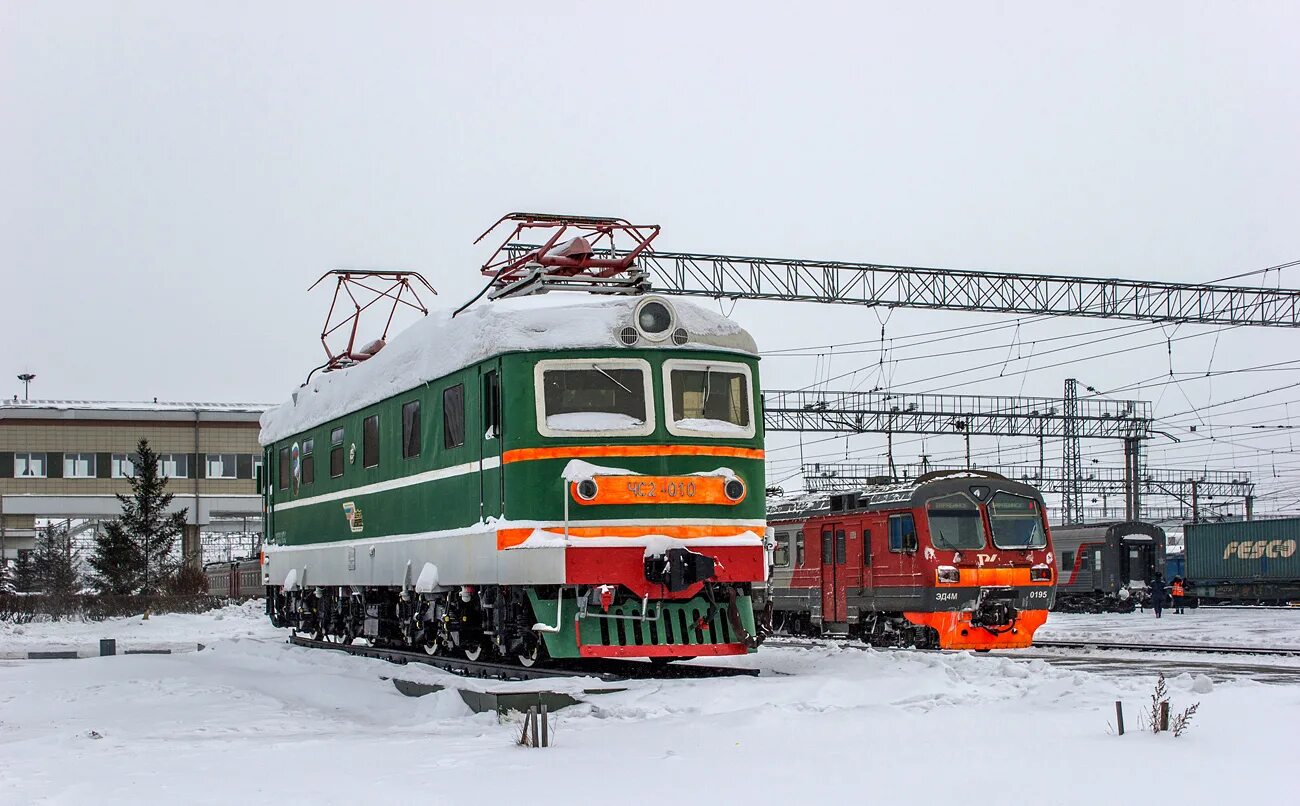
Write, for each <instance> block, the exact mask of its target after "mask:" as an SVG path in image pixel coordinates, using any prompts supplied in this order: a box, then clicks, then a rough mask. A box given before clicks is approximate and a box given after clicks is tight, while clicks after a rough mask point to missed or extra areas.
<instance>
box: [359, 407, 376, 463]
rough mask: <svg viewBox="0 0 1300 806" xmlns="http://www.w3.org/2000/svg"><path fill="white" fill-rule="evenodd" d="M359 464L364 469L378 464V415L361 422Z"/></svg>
mask: <svg viewBox="0 0 1300 806" xmlns="http://www.w3.org/2000/svg"><path fill="white" fill-rule="evenodd" d="M361 464H362V465H364V466H365V467H374V466H376V465H378V464H379V415H378V414H372V415H370V416H369V417H367V418H366V419H364V420H362V421H361Z"/></svg>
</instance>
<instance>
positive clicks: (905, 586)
mask: <svg viewBox="0 0 1300 806" xmlns="http://www.w3.org/2000/svg"><path fill="white" fill-rule="evenodd" d="M768 524H769V526H770V527H771V530H772V534H773V538H774V543H773V552H772V558H773V562H772V565H773V568H772V574H771V582H770V585H769V588H768V591H767V598H768V601H767V602H766V603H764V606H765V607H766V609H767V610H768V611H769V612H770V614H771V617H772V621H773V624H774V625H775V627H776V628H777V629H778V630H780V629H785V630H786V631H789V632H795V633H810V634H819V633H820V634H849V635H856V636H858V637H861V638H862V639H863V640H865V641H867V642H868V643H871V644H873V645H878V646H900V645H912V646H920V647H931V648H938V649H975V650H986V649H1010V648H1018V647H1026V646H1029V645H1030V644H1031V643H1032V641H1033V636H1034V631H1035V630H1037V629H1038V628H1039V627H1040V626H1042V624H1043V622H1044V621H1046V620H1047V611H1048V609H1049V608H1050V607H1051V606H1052V602H1053V600H1054V598H1055V583H1056V566H1055V559H1054V557H1053V554H1052V546H1051V538H1050V533H1049V531H1048V525H1047V518H1046V512H1045V507H1044V505H1043V498H1042V495H1041V494H1040V493H1039V492H1038V490H1036V489H1035V488H1033V487H1031V486H1029V485H1027V484H1021V483H1019V482H1015V481H1011V480H1009V479H1006V478H1003V477H1002V476H999V475H996V474H992V473H984V472H980V471H961V472H951V471H948V472H938V473H930V474H926V475H924V476H921V477H919V478H918V479H916V480H915V481H913V482H909V483H904V484H892V485H887V486H881V487H875V488H868V489H865V490H863V491H860V492H854V493H844V494H838V495H830V496H823V497H821V498H819V499H814V500H808V499H805V500H804V501H803V502H798V503H795V504H787V505H785V506H781V505H778V506H775V507H772V508H770V509H769V512H768Z"/></svg>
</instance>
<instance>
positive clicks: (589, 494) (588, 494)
mask: <svg viewBox="0 0 1300 806" xmlns="http://www.w3.org/2000/svg"><path fill="white" fill-rule="evenodd" d="M598 492H600V488H599V487H597V486H596V482H595V480H594V479H583V480H582V481H580V482H578V489H577V493H578V497H579V498H581V499H582V500H583V501H590V500H592V499H594V498H595V497H596V493H598Z"/></svg>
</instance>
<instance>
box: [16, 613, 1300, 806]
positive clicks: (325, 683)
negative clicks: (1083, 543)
mask: <svg viewBox="0 0 1300 806" xmlns="http://www.w3.org/2000/svg"><path fill="white" fill-rule="evenodd" d="M1091 618H1096V617H1091ZM1130 618H1133V621H1134V622H1136V621H1138V620H1140V618H1141V617H1140V616H1138V617H1130ZM1053 619H1054V620H1055V617H1053ZM126 621H138V620H126ZM126 621H123V622H107V623H102V624H91V625H84V624H62V625H28V626H27V627H24V628H23V633H21V634H18V635H15V634H14V632H13V630H11V629H6V630H5V631H4V632H3V633H0V643H9V642H12V641H14V640H16V639H24V640H29V641H33V640H40V641H43V642H46V645H51V644H55V643H58V642H59V641H61V640H71V639H72V638H73V637H74V636H75V638H76V641H73V643H76V642H77V641H81V640H89V639H91V638H94V639H98V638H99V637H103V636H108V637H117V638H119V640H126V639H128V638H130V639H131V640H143V639H146V638H152V639H153V640H158V641H194V642H202V643H205V644H207V645H208V647H209V648H208V649H206V650H204V651H203V652H192V653H188V654H184V655H170V656H131V657H122V656H119V657H114V658H93V659H88V660H76V661H72V660H68V661H21V662H19V661H9V662H4V663H0V759H3V763H0V803H5V804H9V803H14V804H20V803H23V804H25V803H55V804H63V803H66V804H77V805H78V806H81V804H86V803H96V804H100V803H132V804H140V803H155V802H185V803H236V802H238V803H272V802H273V803H308V802H310V803H316V804H324V803H349V804H356V803H370V802H384V801H390V800H418V801H419V802H422V803H453V802H458V803H465V802H468V801H470V800H471V799H473V798H480V799H492V800H501V799H509V800H517V801H520V802H527V803H573V802H575V801H581V802H606V801H608V802H619V803H663V802H692V801H701V800H704V799H705V798H709V799H711V800H713V801H715V802H721V803H742V802H747V803H777V802H779V803H783V804H790V803H810V802H821V803H834V802H842V801H848V800H850V799H852V800H857V799H860V798H863V797H870V799H872V800H875V801H879V802H885V803H945V804H946V803H951V802H954V801H959V802H962V803H973V804H983V803H1009V802H1023V803H1079V804H1085V803H1086V804H1095V803H1097V802H1098V801H1099V800H1101V801H1106V800H1112V799H1114V798H1115V797H1117V796H1118V794H1119V793H1122V795H1123V797H1124V799H1125V800H1131V799H1138V800H1142V799H1152V798H1160V799H1169V800H1171V801H1173V802H1178V803H1208V802H1213V801H1224V802H1251V801H1252V800H1254V799H1258V800H1259V801H1260V802H1277V801H1279V800H1285V799H1286V798H1287V797H1288V796H1286V795H1284V794H1282V793H1284V792H1286V791H1289V788H1290V775H1291V772H1290V769H1291V766H1292V762H1293V760H1294V759H1293V756H1294V749H1293V748H1292V742H1291V734H1292V733H1293V731H1292V728H1291V726H1292V725H1293V724H1294V722H1295V719H1296V718H1297V717H1298V716H1300V686H1285V685H1268V686H1265V685H1261V684H1257V683H1253V682H1250V681H1236V682H1230V683H1221V684H1218V685H1217V686H1212V685H1210V684H1209V683H1208V680H1205V679H1198V678H1193V677H1191V676H1187V675H1184V676H1181V677H1178V678H1174V679H1173V680H1172V681H1171V686H1172V689H1173V699H1174V706H1175V709H1177V708H1179V707H1182V706H1185V705H1188V704H1190V703H1192V702H1195V701H1199V702H1200V703H1201V708H1200V713H1199V714H1198V715H1197V717H1196V724H1195V726H1194V727H1193V729H1192V730H1191V732H1190V733H1188V734H1187V735H1185V736H1183V737H1181V738H1178V739H1174V738H1173V737H1172V736H1170V735H1167V734H1166V735H1162V736H1152V735H1150V734H1147V733H1142V732H1130V734H1129V735H1127V736H1124V737H1122V738H1121V737H1118V736H1115V735H1112V734H1111V732H1110V731H1109V730H1108V724H1111V723H1113V722H1114V701H1115V700H1116V699H1121V700H1123V701H1124V702H1125V704H1126V706H1127V710H1126V712H1127V716H1128V721H1129V729H1130V731H1134V728H1135V727H1136V726H1137V723H1138V721H1139V714H1138V712H1139V708H1140V707H1141V706H1142V705H1143V704H1144V703H1145V701H1146V700H1147V698H1148V696H1149V687H1150V683H1151V682H1152V681H1151V680H1150V679H1146V678H1134V677H1131V676H1130V677H1123V676H1105V675H1098V674H1091V673H1087V672H1080V671H1071V670H1065V669H1061V668H1058V667H1054V666H1051V665H1048V664H1047V663H1044V662H1042V661H1039V660H1017V659H1014V658H1009V657H997V656H977V655H971V654H966V653H933V652H903V651H884V652H877V651H866V650H862V649H845V648H838V647H835V646H818V647H816V648H812V649H800V648H792V647H766V648H764V649H763V650H762V651H761V652H760V653H758V654H757V655H753V656H750V657H748V658H744V659H741V660H740V661H739V662H741V663H745V664H749V665H757V666H758V667H759V668H761V669H762V670H763V674H762V676H760V677H757V678H736V679H710V680H681V681H662V682H660V681H641V682H633V683H630V684H628V685H629V689H628V690H627V691H624V692H621V693H615V694H602V695H596V696H592V697H591V698H590V703H589V704H584V705H580V706H576V707H574V708H570V709H567V710H564V711H561V712H559V713H558V714H557V715H556V720H557V721H556V725H555V728H554V740H555V746H554V747H552V748H549V749H525V748H521V747H518V746H516V745H515V744H514V738H515V736H516V735H517V734H518V726H517V724H516V722H515V721H513V720H510V719H504V720H503V719H498V718H497V717H496V716H495V715H491V714H485V715H474V714H472V713H470V712H469V710H468V709H467V708H466V707H465V705H464V704H463V703H462V701H461V700H460V698H459V696H458V695H457V694H456V693H455V692H454V691H446V692H441V693H438V694H433V695H429V696H426V697H422V698H418V699H412V698H407V697H404V696H402V695H401V694H399V693H398V692H397V691H396V690H395V689H394V687H393V686H392V684H391V682H389V681H386V680H384V679H381V678H383V677H390V676H398V677H404V678H408V679H420V680H427V681H436V680H439V679H445V678H444V676H443V675H441V674H440V673H438V672H435V671H433V670H431V669H427V668H413V667H397V666H393V665H390V664H386V663H383V662H381V661H374V660H367V659H363V658H354V657H350V656H346V655H343V654H335V653H327V652H321V651H312V650H304V649H300V648H296V647H291V646H288V645H286V644H285V643H284V637H285V636H284V635H283V634H282V633H280V632H278V631H275V630H272V629H271V628H270V627H269V626H266V625H265V624H264V623H263V621H262V619H261V617H260V614H259V613H258V612H257V610H256V606H252V607H245V608H228V609H227V610H225V611H222V612H220V613H218V614H209V615H204V616H167V617H155V618H153V619H151V620H150V622H149V624H148V625H143V624H139V623H132V624H128V623H126ZM1076 621H1077V619H1076V618H1073V617H1072V618H1068V619H1061V620H1060V622H1059V623H1057V624H1056V625H1055V629H1057V630H1058V631H1059V630H1061V629H1063V628H1064V627H1063V625H1065V624H1066V623H1070V624H1074V622H1076ZM1161 621H1162V624H1163V623H1164V622H1165V621H1167V619H1162V620H1161ZM1189 622H1190V619H1189ZM1269 642H1270V643H1271V642H1272V638H1270V641H1269ZM480 685H481V686H486V687H489V688H493V687H494V686H493V684H487V683H484V684H480ZM571 685H572V684H571ZM1232 770H1239V771H1245V770H1250V773H1249V774H1235V773H1230V772H1225V771H1232ZM1101 782H1106V783H1105V786H1100V787H1099V784H1100V783H1101ZM1107 788H1109V794H1108V793H1107Z"/></svg>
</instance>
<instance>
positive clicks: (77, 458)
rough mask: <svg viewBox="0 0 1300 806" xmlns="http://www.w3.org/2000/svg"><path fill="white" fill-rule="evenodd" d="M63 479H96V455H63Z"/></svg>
mask: <svg viewBox="0 0 1300 806" xmlns="http://www.w3.org/2000/svg"><path fill="white" fill-rule="evenodd" d="M63 477H64V478H65V479H93V478H94V477H95V454H93V453H65V454H63Z"/></svg>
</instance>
